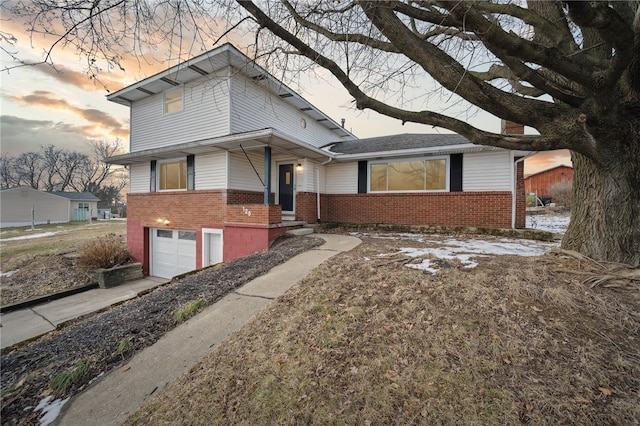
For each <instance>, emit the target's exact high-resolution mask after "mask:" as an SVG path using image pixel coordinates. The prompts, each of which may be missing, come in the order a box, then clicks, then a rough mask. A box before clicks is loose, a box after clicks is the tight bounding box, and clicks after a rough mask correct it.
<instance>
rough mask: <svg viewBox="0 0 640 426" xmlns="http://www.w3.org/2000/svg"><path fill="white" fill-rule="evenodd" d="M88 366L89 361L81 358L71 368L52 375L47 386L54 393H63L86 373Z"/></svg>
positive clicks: (89, 365) (89, 364)
mask: <svg viewBox="0 0 640 426" xmlns="http://www.w3.org/2000/svg"><path fill="white" fill-rule="evenodd" d="M90 367H91V362H89V360H88V359H83V360H82V361H80V362H78V363H77V364H76V365H75V367H74V368H73V369H72V370H70V371H63V372H62V373H59V374H56V375H55V376H53V378H52V379H51V381H50V382H49V386H50V387H51V389H52V390H53V391H54V392H55V394H56V395H64V394H65V393H66V392H67V391H68V390H69V389H70V388H71V386H73V385H74V384H75V383H77V382H78V381H80V379H82V378H83V377H84V376H86V375H87V373H88V372H89V368H90Z"/></svg>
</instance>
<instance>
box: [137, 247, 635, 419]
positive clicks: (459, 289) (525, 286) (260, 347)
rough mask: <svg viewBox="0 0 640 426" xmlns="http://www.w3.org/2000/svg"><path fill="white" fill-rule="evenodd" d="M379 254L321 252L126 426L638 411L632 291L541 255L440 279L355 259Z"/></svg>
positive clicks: (489, 262)
mask: <svg viewBox="0 0 640 426" xmlns="http://www.w3.org/2000/svg"><path fill="white" fill-rule="evenodd" d="M379 244H382V243H379ZM385 244H389V243H385ZM388 251H389V248H388V247H385V248H384V249H381V248H380V247H376V246H375V244H373V243H370V245H367V244H363V245H362V246H360V247H359V248H358V249H356V250H354V251H352V252H350V253H347V254H344V255H339V256H336V257H334V258H332V259H331V260H329V261H327V262H325V263H324V264H323V265H321V266H320V267H319V268H317V269H316V270H315V271H314V272H313V273H312V274H311V275H310V276H309V277H307V279H305V280H304V281H303V282H302V283H300V284H299V285H298V286H296V287H294V288H293V289H292V290H291V291H289V292H288V293H287V294H285V295H284V296H283V297H281V298H279V299H277V300H276V301H274V302H273V303H272V304H271V305H269V306H268V307H267V308H265V309H264V310H263V311H262V312H261V313H260V314H259V315H258V316H257V317H256V319H255V320H254V321H252V322H251V323H249V324H248V325H247V326H245V327H244V328H243V329H242V330H241V331H240V332H238V333H237V334H235V335H233V336H232V337H231V338H230V339H228V340H227V341H226V342H225V344H223V345H220V346H218V347H217V348H215V349H214V350H213V351H211V353H210V354H209V355H208V356H206V357H205V358H203V359H202V361H201V362H200V363H199V364H198V365H196V366H195V367H193V368H192V370H191V371H190V373H189V374H188V375H186V376H184V377H182V378H181V379H179V380H177V381H176V382H174V383H173V384H172V385H171V386H169V387H168V388H167V389H166V390H165V391H163V392H161V393H159V394H157V395H155V396H154V398H153V399H152V400H151V401H150V402H149V403H148V404H147V405H146V406H145V407H143V408H142V409H141V410H140V411H139V412H137V413H135V414H134V415H133V416H132V417H131V418H129V419H128V421H127V423H126V424H129V425H132V424H135V425H143V424H164V423H171V422H172V421H174V420H175V419H180V421H181V422H182V423H184V424H373V425H375V424H465V425H484V424H497V425H498V424H500V425H501V424H522V423H527V424H581V425H601V424H634V423H635V422H636V421H637V419H638V418H640V406H638V404H637V395H638V392H639V391H640V365H639V362H640V360H639V358H638V355H637V354H638V353H640V348H639V344H640V341H639V340H638V339H637V335H638V330H640V318H638V316H637V314H636V313H634V312H637V311H638V306H639V301H638V298H637V297H636V296H635V295H634V294H630V293H624V294H617V293H615V292H612V291H611V290H606V289H590V288H589V287H587V286H584V285H582V284H580V278H576V277H574V276H570V275H567V274H562V273H558V272H553V269H554V267H555V266H562V267H565V268H567V267H568V266H567V265H565V264H562V265H559V264H558V263H559V261H558V260H557V259H554V258H553V257H552V256H547V257H544V258H539V259H534V258H520V257H511V256H503V257H493V258H483V259H482V260H481V265H480V267H478V269H477V270H475V271H473V273H469V271H467V270H464V269H456V268H451V269H448V270H446V271H442V272H441V273H439V274H437V275H435V276H434V275H431V274H428V273H424V272H421V271H416V270H412V269H410V268H407V267H405V266H402V265H399V264H393V263H392V264H387V265H383V266H374V265H373V262H368V261H366V260H364V259H365V258H369V259H374V258H375V257H376V256H377V254H379V253H381V252H382V253H384V252H388ZM562 262H566V261H565V260H562ZM562 262H561V263H562Z"/></svg>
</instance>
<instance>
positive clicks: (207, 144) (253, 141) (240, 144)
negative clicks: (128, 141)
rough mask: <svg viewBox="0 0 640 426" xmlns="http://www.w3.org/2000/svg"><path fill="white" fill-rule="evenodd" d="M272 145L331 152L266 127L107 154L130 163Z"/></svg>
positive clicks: (292, 151)
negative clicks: (121, 153) (164, 145)
mask: <svg viewBox="0 0 640 426" xmlns="http://www.w3.org/2000/svg"><path fill="white" fill-rule="evenodd" d="M265 147H271V149H272V150H274V151H276V152H285V153H287V154H289V155H292V156H295V157H296V158H309V159H313V160H322V161H324V160H327V159H328V158H330V157H331V154H329V153H327V152H326V151H324V150H321V149H319V148H316V147H314V146H312V145H310V144H307V143H305V142H302V141H300V140H296V139H293V138H291V137H289V136H286V135H284V134H282V133H280V132H278V131H277V130H275V129H272V128H266V129H261V130H254V131H251V132H244V133H235V134H231V135H225V136H220V137H217V138H210V139H203V140H199V141H194V142H186V143H182V144H177V145H170V146H166V147H160V148H152V149H146V150H143V151H136V152H132V153H129V154H123V155H116V156H113V157H109V158H108V159H107V160H106V162H107V163H110V164H121V165H129V164H133V163H139V162H145V161H152V160H164V159H168V158H175V157H179V156H185V155H191V154H203V153H210V152H216V151H229V152H233V151H241V150H242V149H244V150H245V151H251V150H256V149H261V148H265Z"/></svg>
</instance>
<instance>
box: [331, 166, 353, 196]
mask: <svg viewBox="0 0 640 426" xmlns="http://www.w3.org/2000/svg"><path fill="white" fill-rule="evenodd" d="M325 171H326V175H325V185H326V193H327V194H357V193H358V163H357V162H354V163H335V164H327V165H326V166H325Z"/></svg>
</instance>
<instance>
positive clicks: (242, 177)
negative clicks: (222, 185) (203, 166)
mask: <svg viewBox="0 0 640 426" xmlns="http://www.w3.org/2000/svg"><path fill="white" fill-rule="evenodd" d="M247 155H248V156H249V158H250V159H251V163H253V167H255V169H256V170H257V171H258V174H259V175H260V178H261V179H263V180H264V155H263V154H262V153H260V154H257V153H256V152H252V151H248V152H247ZM251 163H250V162H249V160H247V158H246V157H245V156H244V154H243V153H242V152H232V153H230V154H229V189H240V190H245V191H259V192H263V191H264V187H263V186H262V183H261V182H260V179H259V178H258V176H257V175H256V172H255V171H254V170H253V167H251ZM276 172H277V171H276V170H275V168H274V166H273V165H272V166H271V173H272V175H273V174H274V173H276ZM196 173H197V170H196ZM274 188H275V187H273V186H272V190H273V189H274Z"/></svg>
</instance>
